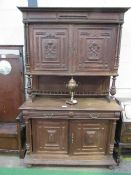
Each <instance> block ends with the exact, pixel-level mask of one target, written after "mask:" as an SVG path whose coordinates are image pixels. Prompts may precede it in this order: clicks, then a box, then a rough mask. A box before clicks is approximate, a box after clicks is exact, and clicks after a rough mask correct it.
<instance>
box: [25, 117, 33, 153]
mask: <svg viewBox="0 0 131 175" xmlns="http://www.w3.org/2000/svg"><path fill="white" fill-rule="evenodd" d="M25 125H26V151H27V154H30V153H31V151H32V145H31V126H30V120H29V119H28V118H26V119H25Z"/></svg>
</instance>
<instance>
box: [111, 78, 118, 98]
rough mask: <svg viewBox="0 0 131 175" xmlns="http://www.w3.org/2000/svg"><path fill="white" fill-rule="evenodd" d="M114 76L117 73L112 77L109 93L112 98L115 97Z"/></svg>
mask: <svg viewBox="0 0 131 175" xmlns="http://www.w3.org/2000/svg"><path fill="white" fill-rule="evenodd" d="M116 77H117V75H115V76H113V77H112V85H111V89H110V94H111V97H112V98H113V99H114V98H115V97H114V95H115V94H116Z"/></svg>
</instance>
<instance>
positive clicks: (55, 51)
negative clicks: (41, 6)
mask: <svg viewBox="0 0 131 175" xmlns="http://www.w3.org/2000/svg"><path fill="white" fill-rule="evenodd" d="M29 30H30V32H29V33H30V36H29V37H30V43H29V44H30V64H31V72H32V73H42V74H56V75H57V74H61V73H68V71H69V62H70V59H69V48H70V46H69V28H68V25H55V24H48V25H45V24H34V25H31V26H30V29H29Z"/></svg>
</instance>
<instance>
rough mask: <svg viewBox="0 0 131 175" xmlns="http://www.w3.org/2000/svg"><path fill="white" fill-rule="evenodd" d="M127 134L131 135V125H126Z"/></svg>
mask: <svg viewBox="0 0 131 175" xmlns="http://www.w3.org/2000/svg"><path fill="white" fill-rule="evenodd" d="M125 128H126V132H128V133H131V124H126V126H125Z"/></svg>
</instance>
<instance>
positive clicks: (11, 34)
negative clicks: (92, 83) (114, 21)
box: [0, 0, 131, 97]
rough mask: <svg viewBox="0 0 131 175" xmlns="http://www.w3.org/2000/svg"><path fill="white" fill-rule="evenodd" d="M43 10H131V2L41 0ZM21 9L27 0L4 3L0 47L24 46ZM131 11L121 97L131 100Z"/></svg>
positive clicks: (127, 21) (125, 36)
mask: <svg viewBox="0 0 131 175" xmlns="http://www.w3.org/2000/svg"><path fill="white" fill-rule="evenodd" d="M37 1H38V6H43V7H131V0H110V1H109V0H92V1H89V0H81V1H77V0H37ZM17 6H27V0H11V1H9V0H0V24H1V25H0V44H18V45H21V44H23V45H24V31H23V23H22V14H21V12H20V11H19V10H18V9H17ZM130 51H131V9H130V10H129V11H128V12H126V14H125V23H124V25H123V33H122V41H121V52H120V67H119V77H118V78H117V82H116V85H117V96H123V97H131V73H130V72H131V71H130V70H131V52H130Z"/></svg>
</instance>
